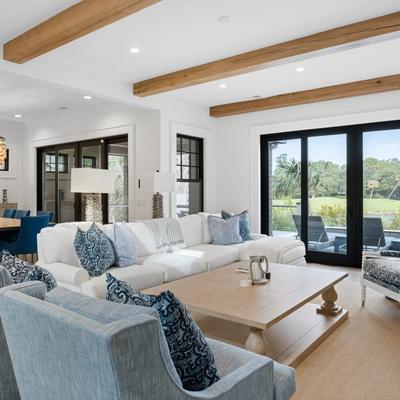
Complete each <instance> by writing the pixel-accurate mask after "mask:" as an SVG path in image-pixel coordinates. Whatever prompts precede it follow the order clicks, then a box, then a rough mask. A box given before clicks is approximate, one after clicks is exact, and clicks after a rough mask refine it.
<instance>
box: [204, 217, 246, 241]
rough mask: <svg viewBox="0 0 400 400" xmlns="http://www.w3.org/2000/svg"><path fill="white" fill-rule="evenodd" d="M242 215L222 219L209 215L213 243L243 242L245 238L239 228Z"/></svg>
mask: <svg viewBox="0 0 400 400" xmlns="http://www.w3.org/2000/svg"><path fill="white" fill-rule="evenodd" d="M239 224H240V215H235V216H233V217H231V218H229V219H222V218H219V217H215V216H213V215H209V216H208V227H209V230H210V234H211V243H212V244H217V245H218V244H219V245H228V244H237V243H242V242H243V238H242V237H241V236H240V230H239Z"/></svg>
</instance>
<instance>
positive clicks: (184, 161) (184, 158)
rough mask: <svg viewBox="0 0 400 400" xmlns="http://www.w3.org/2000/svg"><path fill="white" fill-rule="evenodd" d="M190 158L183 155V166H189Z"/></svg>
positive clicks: (187, 155) (186, 154)
mask: <svg viewBox="0 0 400 400" xmlns="http://www.w3.org/2000/svg"><path fill="white" fill-rule="evenodd" d="M189 156H190V155H189V154H188V153H182V165H189V160H190V158H189Z"/></svg>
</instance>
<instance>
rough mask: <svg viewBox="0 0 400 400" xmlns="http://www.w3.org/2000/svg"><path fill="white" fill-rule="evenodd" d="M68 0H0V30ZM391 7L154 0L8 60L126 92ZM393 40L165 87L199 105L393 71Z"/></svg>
mask: <svg viewBox="0 0 400 400" xmlns="http://www.w3.org/2000/svg"><path fill="white" fill-rule="evenodd" d="M75 2H76V1H74V0H71V1H68V0H34V1H33V0H2V1H1V3H0V40H1V41H2V42H5V41H7V40H9V39H11V38H12V37H13V36H16V35H17V34H19V33H22V32H24V31H25V30H27V29H29V28H30V27H32V26H34V25H35V24H37V23H38V22H40V21H41V20H43V19H45V18H47V17H49V16H51V15H54V14H55V13H56V12H57V11H61V10H62V9H64V8H65V7H68V6H70V5H72V4H73V3H75ZM399 9H400V0H379V1H376V0H336V1H321V0H280V1H271V0H162V1H161V2H160V3H158V4H156V5H154V6H151V7H149V8H147V9H145V10H143V11H141V12H139V13H137V14H134V15H131V16H129V17H127V18H125V19H123V20H120V21H118V22H116V23H114V24H112V25H109V26H107V27H105V28H102V29H100V30H98V31H96V32H94V33H91V34H89V35H87V36H85V37H83V38H80V39H78V40H76V41H74V42H72V43H69V44H67V45H65V46H63V47H61V48H59V49H56V50H54V51H52V52H50V53H48V54H46V55H43V56H41V57H39V58H38V59H36V60H33V61H31V62H29V63H27V64H25V65H24V66H23V67H20V66H15V70H16V71H18V70H19V68H22V69H23V71H25V72H26V71H29V70H32V71H34V70H35V71H37V70H40V69H42V70H44V69H46V68H48V69H49V68H51V69H52V70H54V69H56V70H59V71H60V74H59V75H63V74H64V75H67V74H68V73H70V74H73V73H78V72H79V71H85V72H86V73H92V74H93V76H104V78H105V79H108V80H112V81H114V82H115V83H116V85H120V86H121V87H123V90H124V91H126V94H128V95H130V92H131V84H132V83H133V82H134V81H138V80H142V79H146V78H149V77H152V76H157V75H160V74H164V73H167V72H171V71H174V70H177V69H182V68H185V67H189V66H193V65H196V64H200V63H205V62H208V61H212V60H215V59H219V58H223V57H226V56H230V55H233V54H237V53H240V52H244V51H248V50H252V49H256V48H260V47H263V46H267V45H270V44H274V43H278V42H282V41H286V40H290V39H293V38H297V37H301V36H305V35H308V34H311V33H315V32H319V31H322V30H326V29H330V28H334V27H337V26H341V25H345V24H349V23H352V22H356V21H360V20H364V19H368V18H372V17H375V16H379V15H384V14H388V13H391V12H395V11H398V10H399ZM221 15H229V16H230V17H231V22H230V23H227V24H221V23H218V22H217V19H218V17H219V16H221ZM131 47H138V48H140V50H141V51H140V53H139V54H132V53H131V52H130V51H129V50H130V48H131ZM399 49H400V39H392V40H388V41H386V42H381V43H377V44H373V45H369V46H366V47H362V48H358V49H352V50H346V51H342V52H339V53H335V54H330V55H324V56H320V57H316V58H310V59H307V60H305V61H303V62H301V63H298V62H291V63H288V64H282V65H278V66H274V67H271V68H269V69H267V70H263V71H258V72H253V73H250V74H245V75H241V76H237V77H233V78H229V79H226V80H224V83H226V84H227V88H226V89H224V90H221V89H220V88H219V82H211V83H207V84H203V85H198V86H194V87H190V88H185V89H181V90H177V91H174V92H171V93H169V95H170V96H174V97H178V98H180V99H184V100H187V101H190V102H194V103H198V104H201V105H205V106H209V105H215V104H220V103H227V102H234V101H239V100H244V99H248V98H250V97H252V96H254V95H260V96H270V95H273V94H279V93H285V92H291V91H296V90H304V89H309V88H315V87H320V86H326V85H331V84H336V83H342V82H348V81H352V80H358V79H367V78H372V77H376V76H380V75H386V74H395V73H400V54H399ZM299 65H301V66H304V67H305V71H304V72H303V73H297V72H295V68H296V67H297V66H299ZM22 69H21V70H22ZM61 71H62V73H61ZM72 71H74V72H72ZM77 71H78V72H77ZM68 78H69V79H68V82H70V81H71V77H68ZM66 80H67V78H66ZM76 81H77V80H76ZM122 85H123V86H122ZM1 95H2V94H0V96H1ZM156 98H157V96H156ZM140 101H141V100H140ZM0 102H1V103H4V101H3V100H1V99H0Z"/></svg>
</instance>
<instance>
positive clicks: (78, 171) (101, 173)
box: [71, 168, 115, 193]
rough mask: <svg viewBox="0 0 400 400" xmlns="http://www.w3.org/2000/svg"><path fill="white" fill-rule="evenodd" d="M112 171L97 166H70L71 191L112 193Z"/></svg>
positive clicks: (113, 186) (113, 189)
mask: <svg viewBox="0 0 400 400" xmlns="http://www.w3.org/2000/svg"><path fill="white" fill-rule="evenodd" d="M114 191H115V177H114V174H113V172H112V171H110V170H108V169H98V168H71V192H72V193H114Z"/></svg>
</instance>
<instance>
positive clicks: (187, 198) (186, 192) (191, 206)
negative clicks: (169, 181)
mask: <svg viewBox="0 0 400 400" xmlns="http://www.w3.org/2000/svg"><path fill="white" fill-rule="evenodd" d="M202 199H203V193H202V184H201V183H199V182H198V183H195V182H178V183H177V188H176V207H177V215H178V217H184V216H185V215H188V214H197V213H198V212H201V211H203V208H202Z"/></svg>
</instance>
